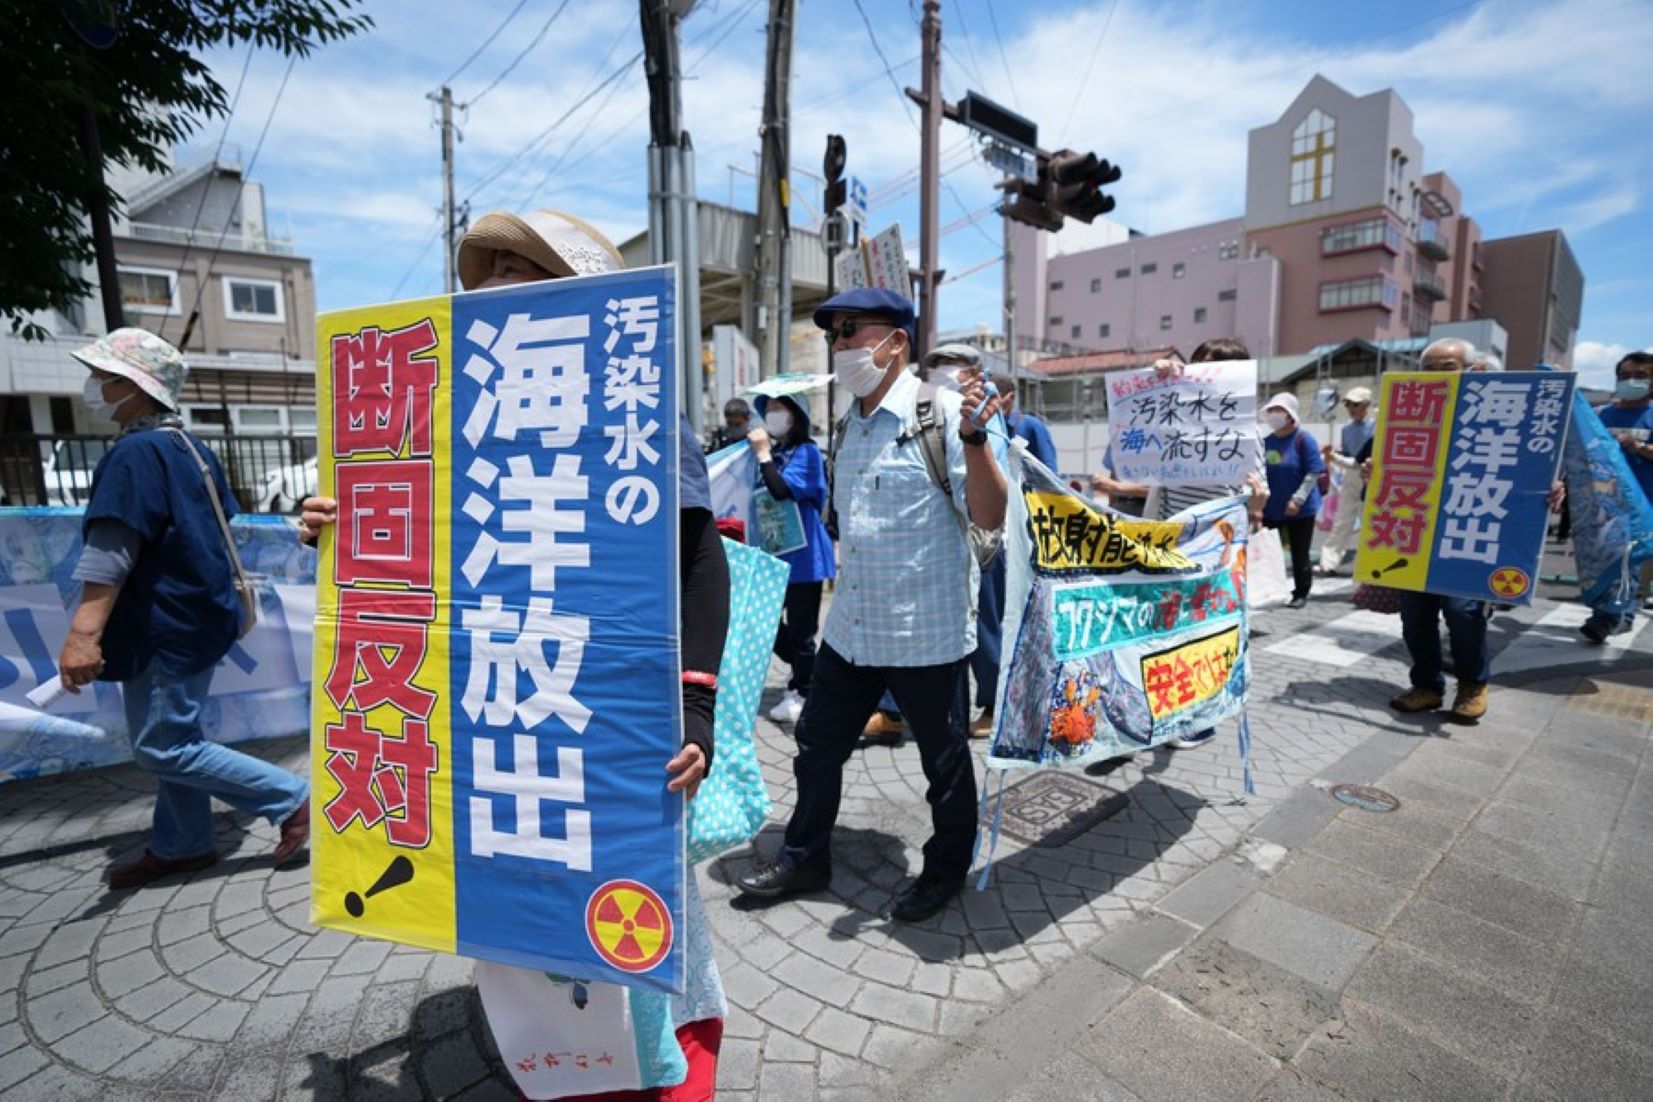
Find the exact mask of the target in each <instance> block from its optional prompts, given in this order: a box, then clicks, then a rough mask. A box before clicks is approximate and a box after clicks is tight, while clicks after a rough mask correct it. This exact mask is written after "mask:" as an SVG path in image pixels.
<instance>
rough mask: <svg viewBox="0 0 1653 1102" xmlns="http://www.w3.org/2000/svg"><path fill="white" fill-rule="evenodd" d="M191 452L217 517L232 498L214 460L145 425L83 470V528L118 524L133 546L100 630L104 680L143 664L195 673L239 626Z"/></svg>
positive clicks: (229, 572)
mask: <svg viewBox="0 0 1653 1102" xmlns="http://www.w3.org/2000/svg"><path fill="white" fill-rule="evenodd" d="M191 446H193V447H194V448H195V449H196V451H198V452H199V453H200V454H201V456H202V457H203V458H204V459H205V460H206V461H207V465H208V468H209V469H210V470H211V471H212V477H213V480H214V481H215V482H216V483H217V485H218V500H219V501H220V502H222V503H223V506H224V513H225V515H226V516H234V515H235V512H236V509H235V498H234V497H233V496H232V495H231V493H230V487H229V483H228V482H226V481H225V480H224V472H223V470H222V469H221V468H220V467H219V465H218V458H217V456H215V455H213V454H212V452H211V451H210V450H209V449H208V448H206V447H205V446H204V445H202V444H201V443H200V442H199V441H196V440H194V438H193V437H191V438H190V443H189V444H186V443H185V442H184V439H183V438H181V437H180V436H179V434H178V433H176V432H171V431H168V430H166V429H150V430H147V431H143V432H134V433H131V434H130V435H127V436H123V437H121V438H120V439H119V440H117V441H115V446H114V447H113V448H111V449H110V450H109V453H108V454H107V455H105V456H104V457H103V459H102V460H101V461H100V462H99V463H98V466H97V470H96V471H94V472H93V474H92V499H91V502H90V503H89V504H88V505H87V506H86V518H85V521H84V522H83V525H84V527H83V532H84V529H85V527H89V526H90V525H91V523H92V522H93V521H95V520H114V521H119V522H120V523H121V524H124V525H125V526H126V527H128V528H130V529H131V530H132V531H133V532H136V533H137V535H138V538H139V539H140V540H141V541H142V548H141V550H140V551H139V552H138V556H137V561H136V562H135V563H134V564H133V566H132V572H131V573H130V574H128V575H127V576H126V582H125V584H123V585H122V586H121V591H120V596H119V597H118V598H117V599H116V601H115V608H114V611H113V612H112V613H111V614H110V617H109V623H108V624H107V625H106V626H105V627H104V630H103V660H104V668H103V672H102V673H101V674H100V675H99V679H100V680H103V681H126V680H129V679H130V678H133V677H136V676H137V675H138V674H140V673H142V672H143V671H144V670H145V669H146V668H147V667H148V666H149V663H150V660H151V659H152V658H160V659H162V660H163V663H164V665H165V668H166V669H167V671H168V672H170V673H175V674H178V675H180V676H187V675H189V674H193V673H199V672H200V671H201V670H204V669H206V668H207V667H208V666H211V665H213V664H214V663H216V662H217V661H218V660H219V659H220V658H223V657H224V655H226V654H228V653H229V649H230V647H231V646H232V645H233V644H234V643H235V639H236V634H237V629H238V628H239V626H240V622H241V606H240V602H239V600H238V599H237V597H236V594H235V576H234V571H233V569H232V568H231V566H230V557H229V550H228V549H227V548H226V547H225V546H224V535H223V531H222V530H221V529H220V528H219V527H218V517H217V516H216V514H214V513H213V511H212V500H211V499H210V498H209V497H208V496H207V489H206V486H205V484H203V482H202V481H201V469H200V467H199V466H198V465H197V463H196V461H195V458H194V457H193V456H192V455H190V453H189V450H188V449H189V448H190V447H191Z"/></svg>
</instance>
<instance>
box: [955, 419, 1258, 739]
mask: <svg viewBox="0 0 1653 1102" xmlns="http://www.w3.org/2000/svg"><path fill="white" fill-rule="evenodd" d="M1010 473H1011V486H1012V492H1011V494H1010V508H1009V512H1008V515H1007V519H1006V521H1005V551H1004V553H1005V563H1006V570H1007V574H1006V579H1005V621H1004V645H1005V653H1006V655H1007V656H1008V663H1007V668H1006V670H1005V672H1004V675H1003V676H1002V677H1001V678H1000V680H999V699H998V708H997V715H998V725H997V728H996V729H995V731H994V733H993V743H992V746H991V748H990V750H989V752H988V759H987V761H988V765H989V766H993V767H996V768H1000V769H1006V768H1012V767H1016V766H1046V765H1070V764H1082V763H1084V762H1087V761H1090V760H1104V759H1107V758H1112V757H1118V756H1120V755H1121V754H1126V753H1129V752H1131V751H1134V750H1141V749H1143V748H1145V747H1149V746H1157V745H1159V744H1160V743H1163V742H1166V741H1168V740H1170V739H1174V738H1180V737H1183V736H1187V735H1192V734H1194V733H1196V732H1199V731H1203V730H1205V729H1206V728H1208V727H1211V726H1213V725H1214V724H1216V723H1217V722H1218V721H1219V720H1222V719H1226V718H1228V717H1229V716H1232V715H1235V714H1237V713H1239V712H1240V711H1241V709H1242V708H1243V707H1244V706H1245V698H1246V687H1247V685H1248V684H1249V681H1250V670H1249V665H1248V643H1247V619H1248V618H1247V612H1246V535H1247V532H1246V524H1247V522H1246V499H1245V498H1243V497H1228V498H1219V499H1217V500H1215V501H1210V502H1206V503H1204V504H1202V505H1197V506H1195V507H1194V508H1192V509H1189V510H1187V511H1185V512H1181V513H1178V514H1176V515H1175V516H1174V517H1172V518H1171V519H1170V520H1166V521H1144V520H1137V519H1134V518H1130V517H1126V516H1123V515H1122V514H1119V513H1115V512H1113V511H1111V510H1109V509H1107V508H1104V507H1102V506H1099V505H1096V504H1095V503H1093V502H1091V501H1089V500H1087V499H1086V498H1083V497H1080V496H1079V495H1077V494H1075V493H1073V492H1072V491H1071V490H1069V489H1068V488H1067V486H1066V485H1065V484H1064V483H1063V482H1062V481H1061V479H1059V478H1058V477H1057V476H1056V475H1055V474H1052V473H1051V472H1050V471H1049V470H1047V469H1046V468H1045V467H1044V466H1042V465H1041V464H1040V463H1039V462H1038V461H1037V460H1035V459H1033V458H1032V457H1031V456H1029V455H1028V454H1027V453H1026V449H1025V447H1024V446H1023V445H1022V444H1021V443H1019V442H1018V444H1017V446H1016V447H1015V448H1013V449H1012V458H1011V472H1010Z"/></svg>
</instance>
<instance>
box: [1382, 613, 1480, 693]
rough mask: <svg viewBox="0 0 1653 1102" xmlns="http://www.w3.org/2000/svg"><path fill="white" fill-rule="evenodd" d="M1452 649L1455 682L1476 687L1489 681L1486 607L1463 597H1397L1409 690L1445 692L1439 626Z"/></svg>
mask: <svg viewBox="0 0 1653 1102" xmlns="http://www.w3.org/2000/svg"><path fill="white" fill-rule="evenodd" d="M1442 617H1444V618H1445V619H1446V634H1447V638H1448V639H1449V640H1450V642H1451V646H1452V664H1453V666H1454V667H1455V668H1456V669H1457V672H1458V681H1459V682H1460V683H1465V684H1480V683H1485V682H1487V681H1490V680H1492V655H1491V652H1490V651H1488V649H1487V605H1486V603H1485V602H1484V601H1472V600H1469V599H1468V598H1466V597H1440V596H1437V595H1435V594H1433V593H1402V594H1401V595H1400V626H1401V634H1402V635H1403V636H1404V637H1405V638H1406V650H1407V652H1408V653H1409V654H1410V655H1411V656H1412V687H1413V688H1416V689H1432V690H1434V691H1435V692H1437V693H1439V692H1444V691H1446V676H1445V675H1444V674H1443V673H1442V671H1441V626H1440V621H1441V619H1442Z"/></svg>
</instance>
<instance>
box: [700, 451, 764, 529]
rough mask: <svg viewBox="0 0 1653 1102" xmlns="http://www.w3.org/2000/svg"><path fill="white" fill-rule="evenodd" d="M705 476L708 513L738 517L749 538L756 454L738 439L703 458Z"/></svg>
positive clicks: (715, 517) (716, 515)
mask: <svg viewBox="0 0 1653 1102" xmlns="http://www.w3.org/2000/svg"><path fill="white" fill-rule="evenodd" d="M706 477H707V479H708V480H709V481H710V483H711V488H712V516H713V518H714V519H716V520H738V521H740V523H741V527H742V528H743V529H745V531H746V534H747V535H746V538H747V540H748V541H750V540H751V539H752V519H753V518H752V487H753V486H755V485H756V484H757V481H758V457H757V454H756V453H755V452H753V451H752V445H750V444H748V443H747V442H746V441H744V440H742V441H740V442H739V443H737V444H730V445H729V446H728V447H727V448H720V449H719V450H717V451H715V452H713V453H712V454H711V455H708V456H707V457H706Z"/></svg>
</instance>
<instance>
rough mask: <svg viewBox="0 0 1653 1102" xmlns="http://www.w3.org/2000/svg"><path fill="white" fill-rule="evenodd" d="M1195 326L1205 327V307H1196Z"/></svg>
mask: <svg viewBox="0 0 1653 1102" xmlns="http://www.w3.org/2000/svg"><path fill="white" fill-rule="evenodd" d="M1194 324H1195V325H1204V324H1205V307H1203V306H1196V307H1194Z"/></svg>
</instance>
